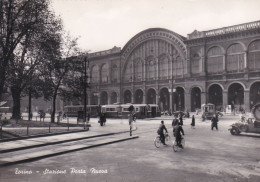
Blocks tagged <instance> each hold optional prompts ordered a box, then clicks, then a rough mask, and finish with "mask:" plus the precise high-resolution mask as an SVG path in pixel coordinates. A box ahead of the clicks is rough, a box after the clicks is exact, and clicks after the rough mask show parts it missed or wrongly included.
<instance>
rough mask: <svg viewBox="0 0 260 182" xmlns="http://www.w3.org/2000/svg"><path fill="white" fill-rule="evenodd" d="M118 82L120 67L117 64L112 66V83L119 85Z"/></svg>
mask: <svg viewBox="0 0 260 182" xmlns="http://www.w3.org/2000/svg"><path fill="white" fill-rule="evenodd" d="M117 80H118V67H117V65H116V64H114V65H113V66H112V71H111V82H112V83H117Z"/></svg>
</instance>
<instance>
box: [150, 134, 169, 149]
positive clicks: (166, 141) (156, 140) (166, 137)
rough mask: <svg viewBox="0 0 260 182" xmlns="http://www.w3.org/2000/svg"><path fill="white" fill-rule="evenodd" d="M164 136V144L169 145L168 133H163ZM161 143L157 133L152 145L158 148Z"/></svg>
mask: <svg viewBox="0 0 260 182" xmlns="http://www.w3.org/2000/svg"><path fill="white" fill-rule="evenodd" d="M164 137H165V144H167V145H169V144H170V142H171V137H170V135H169V134H168V133H164ZM161 144H162V141H161V137H160V135H158V136H156V137H155V139H154V146H155V147H156V148H159V147H160V146H161Z"/></svg>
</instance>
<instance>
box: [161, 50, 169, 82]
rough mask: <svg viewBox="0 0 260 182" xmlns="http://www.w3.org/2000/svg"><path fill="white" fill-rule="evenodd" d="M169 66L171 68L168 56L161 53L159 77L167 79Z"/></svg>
mask: <svg viewBox="0 0 260 182" xmlns="http://www.w3.org/2000/svg"><path fill="white" fill-rule="evenodd" d="M168 68H169V61H168V59H167V56H166V55H165V54H164V55H161V56H160V57H159V77H160V79H165V78H166V79H167V77H168V75H169V73H168Z"/></svg>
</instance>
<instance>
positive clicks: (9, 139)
mask: <svg viewBox="0 0 260 182" xmlns="http://www.w3.org/2000/svg"><path fill="white" fill-rule="evenodd" d="M84 131H85V132H86V131H89V128H87V129H85V130H78V131H66V132H60V133H47V134H40V135H30V136H22V137H19V138H18V137H17V138H7V139H2V140H0V143H2V142H10V141H15V140H24V139H29V138H38V137H46V136H55V135H63V134H70V133H78V132H84Z"/></svg>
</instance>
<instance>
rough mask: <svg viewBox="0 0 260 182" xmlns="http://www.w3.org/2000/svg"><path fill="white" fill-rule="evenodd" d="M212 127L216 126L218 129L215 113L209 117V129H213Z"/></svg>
mask: <svg viewBox="0 0 260 182" xmlns="http://www.w3.org/2000/svg"><path fill="white" fill-rule="evenodd" d="M213 128H216V130H218V119H217V118H216V116H215V115H214V116H213V117H212V119H211V130H213Z"/></svg>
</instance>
